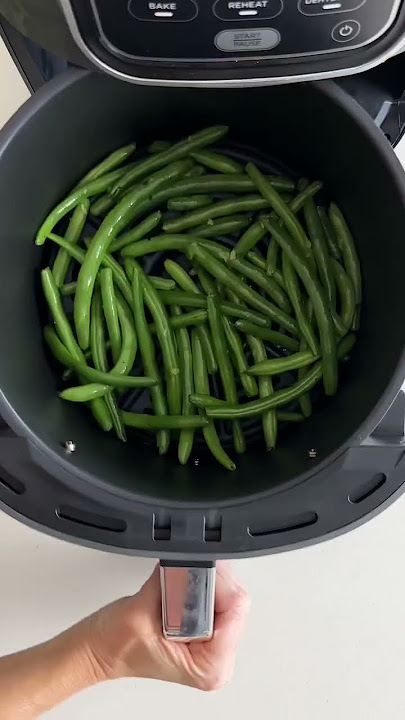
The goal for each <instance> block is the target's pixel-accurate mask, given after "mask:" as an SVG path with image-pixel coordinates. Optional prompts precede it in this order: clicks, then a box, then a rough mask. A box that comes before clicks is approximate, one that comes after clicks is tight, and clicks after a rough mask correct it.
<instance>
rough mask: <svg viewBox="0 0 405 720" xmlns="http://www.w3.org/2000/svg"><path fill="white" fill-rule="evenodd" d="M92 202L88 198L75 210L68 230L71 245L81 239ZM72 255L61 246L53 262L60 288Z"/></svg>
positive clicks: (67, 240)
mask: <svg viewBox="0 0 405 720" xmlns="http://www.w3.org/2000/svg"><path fill="white" fill-rule="evenodd" d="M89 209H90V203H89V201H88V200H87V199H85V200H83V201H82V202H81V203H79V205H77V207H76V208H75V209H74V211H73V215H72V217H71V220H70V223H69V226H68V229H67V230H66V234H65V240H66V242H68V243H70V244H71V245H77V243H78V242H79V240H80V237H81V234H82V231H83V228H84V225H85V223H86V220H87V215H88V213H89ZM70 261H71V256H70V255H69V253H68V252H67V250H64V248H59V250H58V254H57V256H56V258H55V262H54V264H53V268H52V272H53V276H54V278H55V282H56V285H57V287H58V288H60V287H62V285H63V283H64V282H65V277H66V273H67V271H68V268H69V264H70Z"/></svg>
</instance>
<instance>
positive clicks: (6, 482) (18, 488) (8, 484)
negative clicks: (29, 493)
mask: <svg viewBox="0 0 405 720" xmlns="http://www.w3.org/2000/svg"><path fill="white" fill-rule="evenodd" d="M0 486H1V487H4V488H5V489H6V490H9V491H10V492H12V493H14V495H23V494H24V493H25V485H24V483H22V482H21V480H17V479H16V478H14V477H12V476H11V475H9V474H8V473H7V472H6V471H5V470H2V474H1V475H0Z"/></svg>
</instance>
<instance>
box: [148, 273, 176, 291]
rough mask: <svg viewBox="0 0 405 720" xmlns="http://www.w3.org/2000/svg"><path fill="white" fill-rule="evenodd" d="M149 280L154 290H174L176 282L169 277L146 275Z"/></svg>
mask: <svg viewBox="0 0 405 720" xmlns="http://www.w3.org/2000/svg"><path fill="white" fill-rule="evenodd" d="M148 278H149V282H150V283H152V285H153V287H154V288H155V290H175V289H176V283H175V282H174V280H172V279H171V278H163V277H157V276H156V275H148Z"/></svg>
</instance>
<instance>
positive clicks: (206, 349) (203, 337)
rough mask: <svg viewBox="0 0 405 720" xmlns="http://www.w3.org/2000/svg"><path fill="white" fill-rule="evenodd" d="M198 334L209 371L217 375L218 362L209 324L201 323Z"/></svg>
mask: <svg viewBox="0 0 405 720" xmlns="http://www.w3.org/2000/svg"><path fill="white" fill-rule="evenodd" d="M197 334H198V337H199V340H200V343H201V347H202V351H203V355H204V358H205V364H206V366H207V372H208V373H209V374H210V375H215V374H216V373H217V372H218V364H217V360H216V357H215V353H214V350H213V347H212V340H211V333H210V331H209V328H208V326H207V325H200V327H198V328H197Z"/></svg>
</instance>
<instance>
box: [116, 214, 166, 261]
mask: <svg viewBox="0 0 405 720" xmlns="http://www.w3.org/2000/svg"><path fill="white" fill-rule="evenodd" d="M161 220H162V213H161V212H160V210H157V211H156V212H154V213H152V214H151V215H149V216H148V217H147V218H145V220H142V222H140V223H139V224H138V225H137V226H136V227H135V228H132V230H128V232H126V233H123V234H122V235H119V236H118V237H117V239H116V240H114V241H113V242H112V243H111V245H110V247H109V252H111V253H114V252H118V250H122V248H124V247H126V246H127V245H130V244H131V243H133V242H138V240H143V239H144V238H146V237H147V236H148V235H149V233H150V232H152V230H154V229H155V228H156V227H157V226H158V225H159V224H160V223H161Z"/></svg>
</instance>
